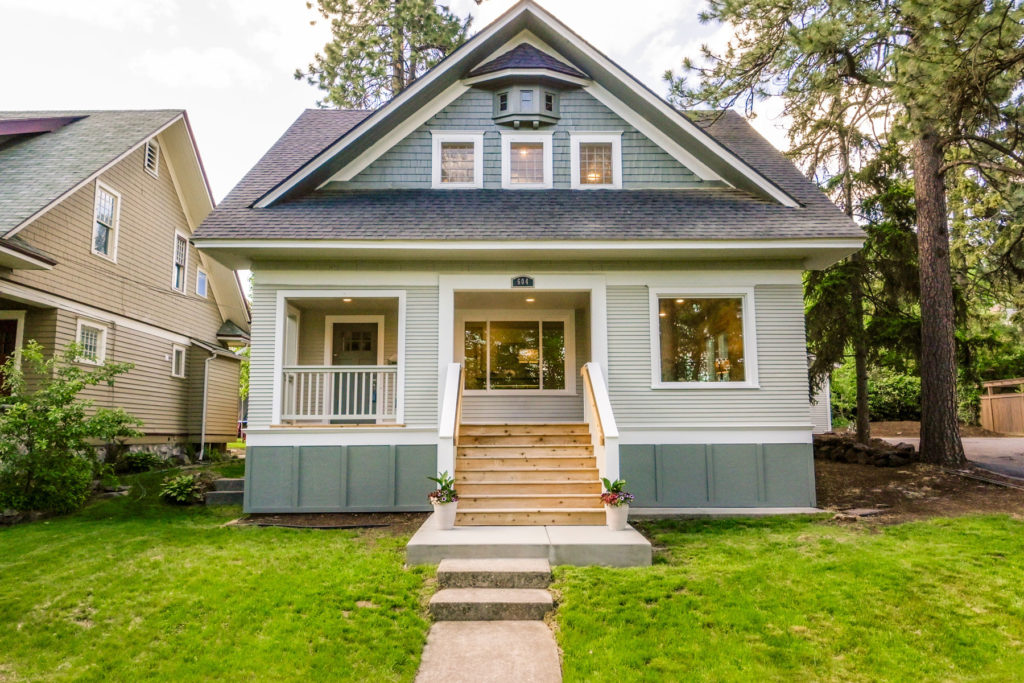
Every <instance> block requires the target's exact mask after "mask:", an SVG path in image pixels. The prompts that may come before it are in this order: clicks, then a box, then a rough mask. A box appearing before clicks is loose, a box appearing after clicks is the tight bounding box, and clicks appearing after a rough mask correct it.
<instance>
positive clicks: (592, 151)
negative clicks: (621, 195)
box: [570, 133, 622, 190]
mask: <svg viewBox="0 0 1024 683" xmlns="http://www.w3.org/2000/svg"><path fill="white" fill-rule="evenodd" d="M570 146H571V148H572V161H571V163H570V165H571V168H570V173H571V186H572V188H573V189H574V190H598V189H618V188H621V187H622V133H572V134H571V135H570Z"/></svg>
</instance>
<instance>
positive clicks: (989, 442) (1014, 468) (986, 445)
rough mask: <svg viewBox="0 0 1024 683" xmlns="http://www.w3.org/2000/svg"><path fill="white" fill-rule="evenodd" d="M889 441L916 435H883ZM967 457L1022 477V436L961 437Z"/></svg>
mask: <svg viewBox="0 0 1024 683" xmlns="http://www.w3.org/2000/svg"><path fill="white" fill-rule="evenodd" d="M883 438H884V439H885V440H886V441H888V442H889V443H912V444H914V446H917V445H918V442H919V441H920V439H918V438H916V437H898V436H886V437H883ZM963 442H964V452H965V453H967V459H968V460H970V461H971V462H973V463H974V464H975V465H977V466H978V467H984V468H985V469H987V470H992V471H993V472H998V473H999V474H1005V475H1007V476H1010V477H1019V478H1021V479H1024V437H1016V436H1007V437H969V438H966V439H963Z"/></svg>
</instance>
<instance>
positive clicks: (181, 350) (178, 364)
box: [171, 346, 185, 377]
mask: <svg viewBox="0 0 1024 683" xmlns="http://www.w3.org/2000/svg"><path fill="white" fill-rule="evenodd" d="M171 376H172V377H184V376H185V347H184V346H174V347H172V348H171Z"/></svg>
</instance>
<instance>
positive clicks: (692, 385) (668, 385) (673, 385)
mask: <svg viewBox="0 0 1024 683" xmlns="http://www.w3.org/2000/svg"><path fill="white" fill-rule="evenodd" d="M760 388H761V385H760V384H756V383H751V382H655V383H654V384H652V385H651V389H656V390H658V389H698V390H701V391H707V390H709V389H760Z"/></svg>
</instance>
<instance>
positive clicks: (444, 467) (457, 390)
mask: <svg viewBox="0 0 1024 683" xmlns="http://www.w3.org/2000/svg"><path fill="white" fill-rule="evenodd" d="M465 388H466V377H465V373H464V372H463V370H462V363H449V364H448V367H447V369H446V370H445V375H444V393H442V394H441V419H440V424H439V425H438V430H437V435H438V437H439V441H440V444H439V446H438V450H437V471H438V472H448V473H450V474H452V475H454V474H455V444H456V443H458V440H459V427H460V426H461V424H462V392H463V391H464V390H465Z"/></svg>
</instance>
